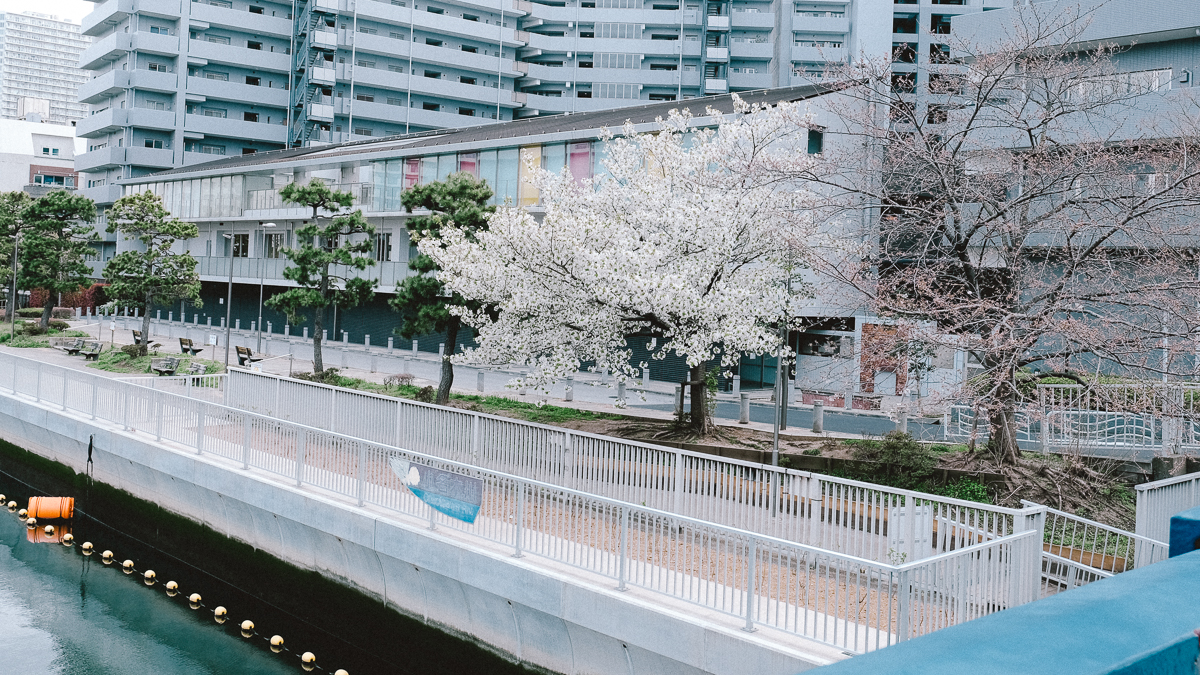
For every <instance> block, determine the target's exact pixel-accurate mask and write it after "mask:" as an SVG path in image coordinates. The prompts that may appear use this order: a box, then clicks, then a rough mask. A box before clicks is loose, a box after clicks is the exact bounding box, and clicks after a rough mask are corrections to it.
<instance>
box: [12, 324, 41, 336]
mask: <svg viewBox="0 0 1200 675" xmlns="http://www.w3.org/2000/svg"><path fill="white" fill-rule="evenodd" d="M17 330H18V331H19V332H20V333H21V335H43V334H45V332H46V331H45V330H43V329H42V324H40V323H38V322H36V321H27V322H22V323H19V324H17Z"/></svg>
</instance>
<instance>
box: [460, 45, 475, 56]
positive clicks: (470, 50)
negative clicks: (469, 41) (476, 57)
mask: <svg viewBox="0 0 1200 675" xmlns="http://www.w3.org/2000/svg"><path fill="white" fill-rule="evenodd" d="M462 50H463V51H464V52H467V53H468V54H478V53H479V47H472V46H471V45H463V46H462Z"/></svg>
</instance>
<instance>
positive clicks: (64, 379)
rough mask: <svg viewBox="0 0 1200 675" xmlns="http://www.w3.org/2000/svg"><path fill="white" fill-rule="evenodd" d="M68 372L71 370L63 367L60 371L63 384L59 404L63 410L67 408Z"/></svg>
mask: <svg viewBox="0 0 1200 675" xmlns="http://www.w3.org/2000/svg"><path fill="white" fill-rule="evenodd" d="M70 372H71V371H69V370H66V369H65V368H64V369H63V371H62V383H63V384H62V405H61V407H62V409H63V410H64V411H65V410H66V409H67V377H68V374H69V373H70Z"/></svg>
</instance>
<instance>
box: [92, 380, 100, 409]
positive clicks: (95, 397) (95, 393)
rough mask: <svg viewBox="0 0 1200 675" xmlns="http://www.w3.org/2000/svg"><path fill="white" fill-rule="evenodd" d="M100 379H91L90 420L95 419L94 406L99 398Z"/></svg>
mask: <svg viewBox="0 0 1200 675" xmlns="http://www.w3.org/2000/svg"><path fill="white" fill-rule="evenodd" d="M99 383H100V379H99V378H97V377H95V376H93V377H92V419H96V404H97V402H98V400H99V398H100V384H99Z"/></svg>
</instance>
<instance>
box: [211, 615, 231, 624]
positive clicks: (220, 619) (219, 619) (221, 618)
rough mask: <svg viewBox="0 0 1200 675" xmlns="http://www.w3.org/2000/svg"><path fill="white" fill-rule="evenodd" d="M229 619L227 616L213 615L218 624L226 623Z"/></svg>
mask: <svg viewBox="0 0 1200 675" xmlns="http://www.w3.org/2000/svg"><path fill="white" fill-rule="evenodd" d="M228 620H229V617H227V616H214V617H213V621H216V622H217V623H218V624H224V623H225V622H226V621H228Z"/></svg>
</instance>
